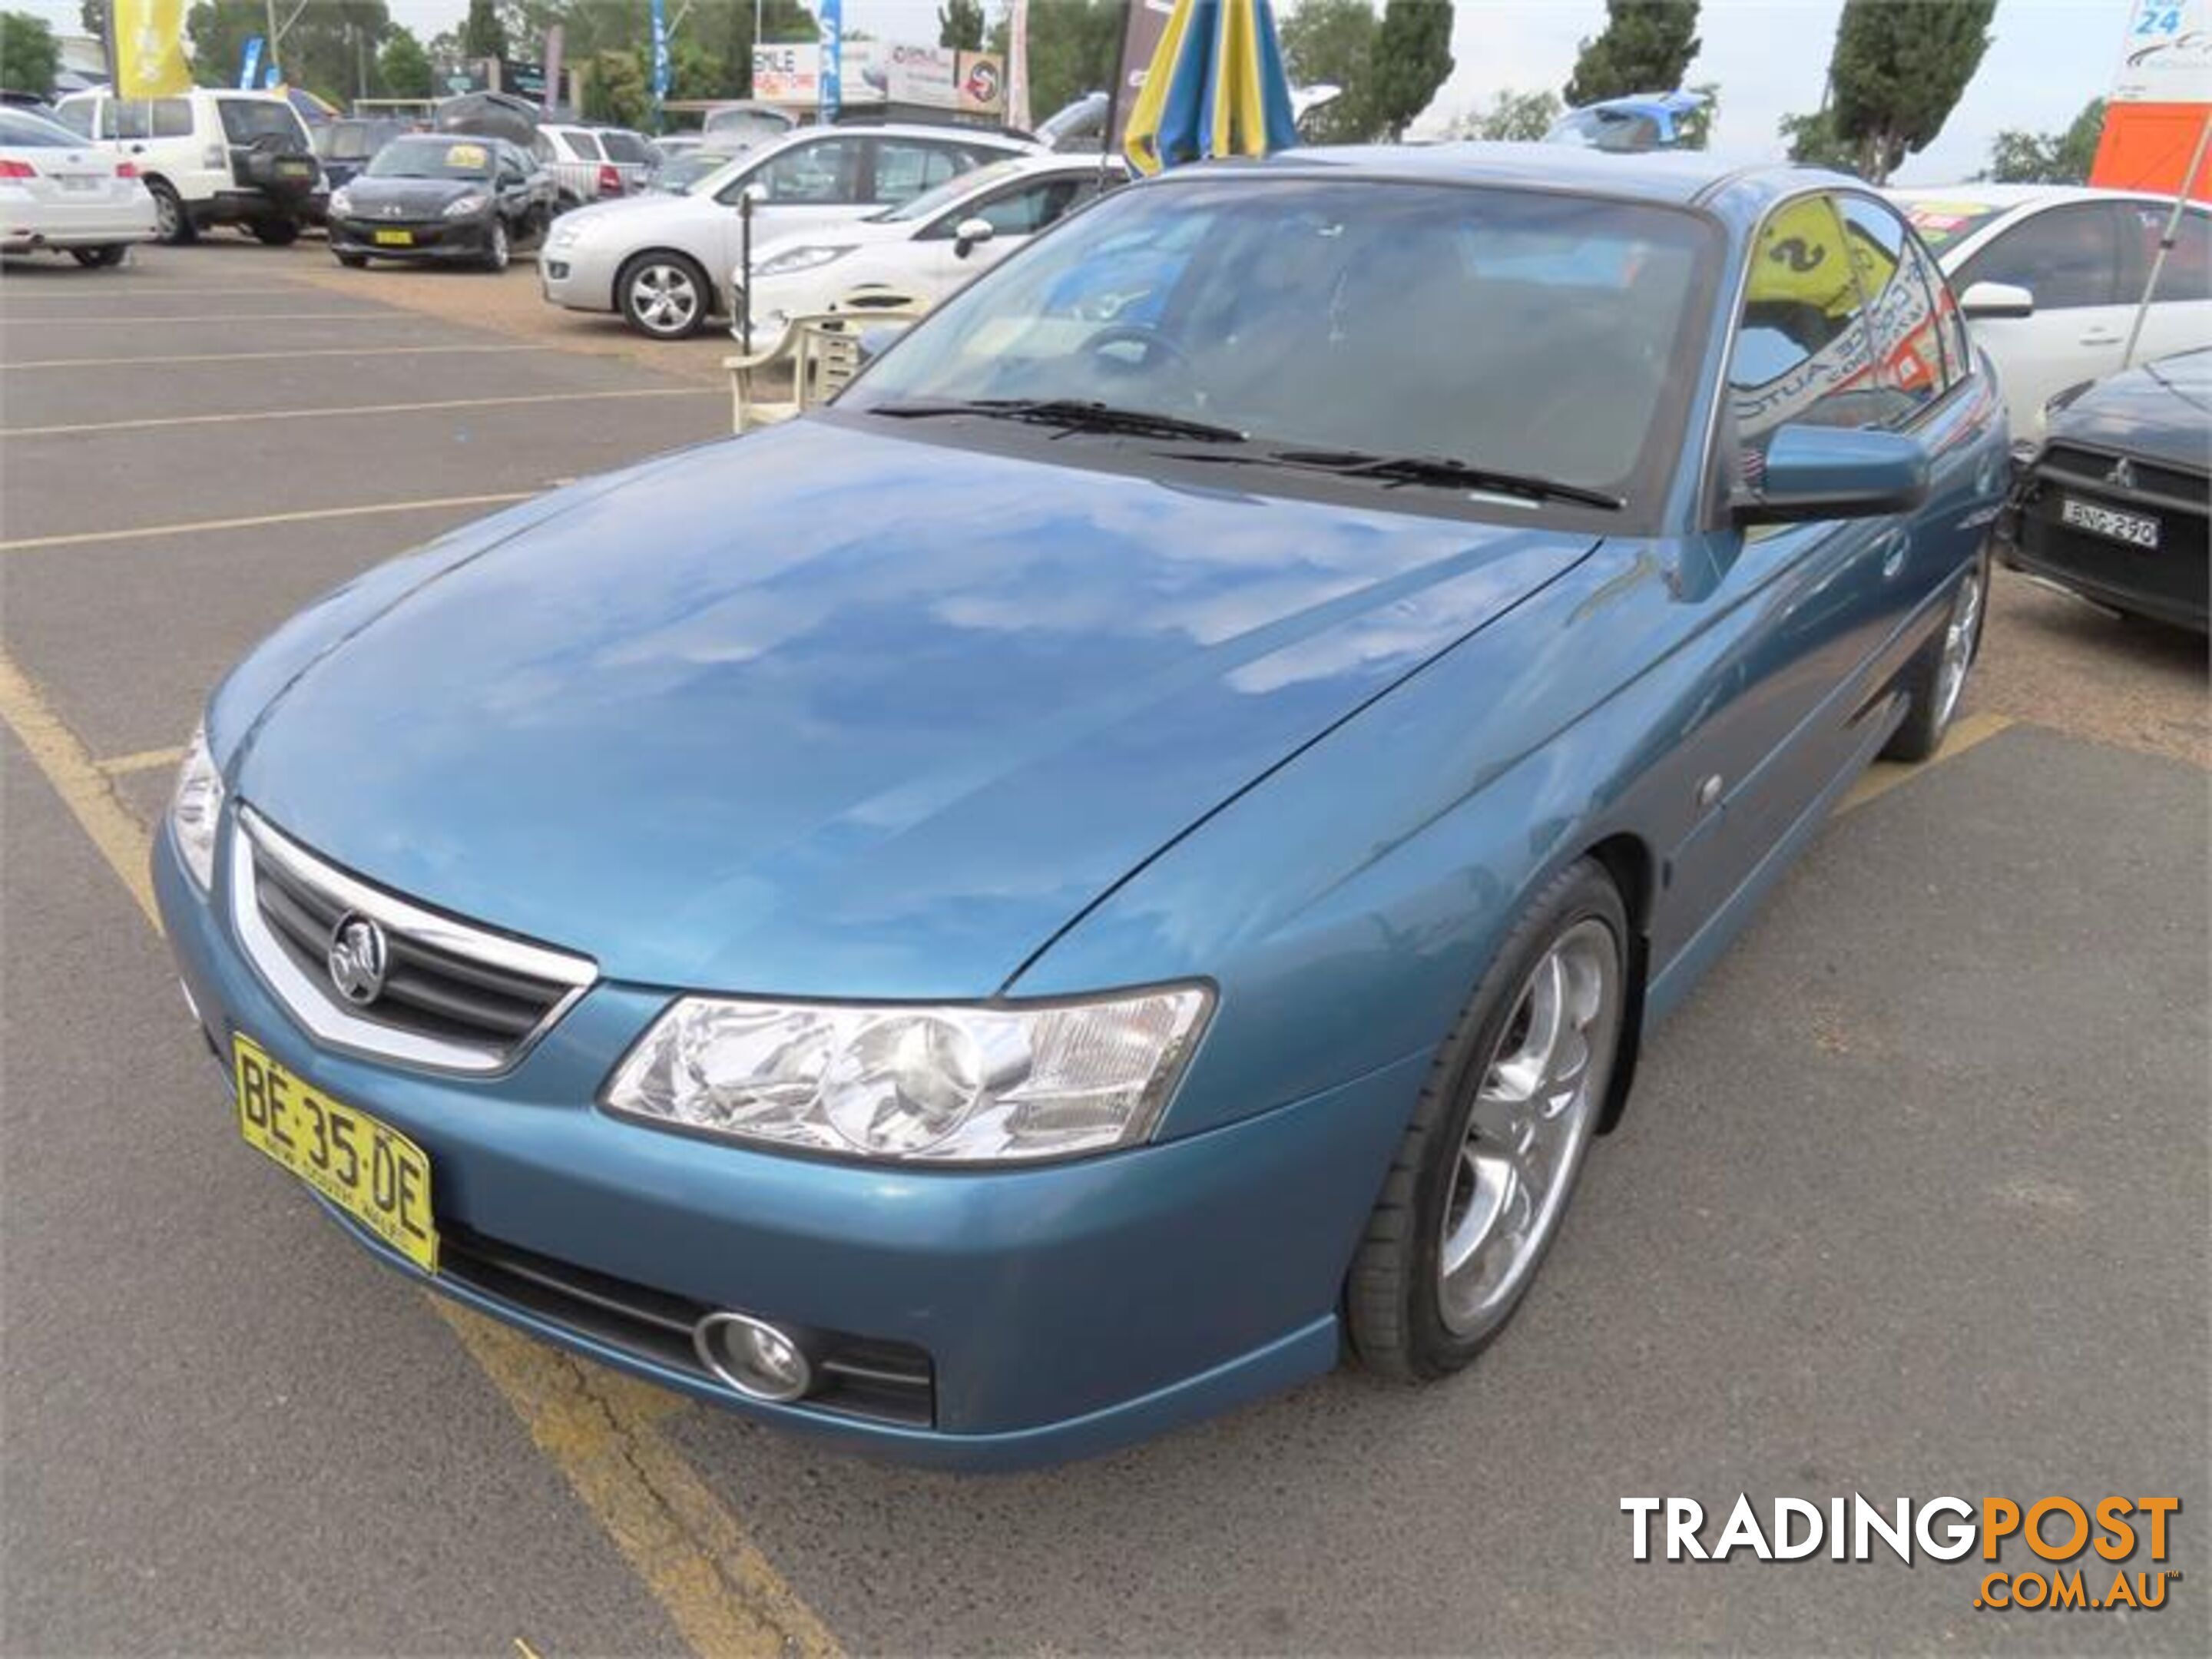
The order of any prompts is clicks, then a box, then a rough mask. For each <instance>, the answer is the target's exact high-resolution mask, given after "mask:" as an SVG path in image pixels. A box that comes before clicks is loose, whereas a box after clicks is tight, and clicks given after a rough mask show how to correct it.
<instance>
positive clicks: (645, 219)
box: [538, 124, 1036, 340]
mask: <svg viewBox="0 0 2212 1659" xmlns="http://www.w3.org/2000/svg"><path fill="white" fill-rule="evenodd" d="M1035 151H1036V145H1035V144H1033V143H1030V141H1029V140H1027V139H1024V138H1016V137H1011V136H1009V135H1007V134H1005V133H1000V132H992V131H985V130H982V129H975V128H967V127H944V126H921V125H890V124H886V125H875V126H837V127H806V128H803V129H801V130H799V131H796V132H793V133H790V134H787V136H785V137H782V138H780V139H773V140H770V141H769V142H768V143H762V144H757V145H756V146H754V147H753V148H752V149H748V150H746V151H745V152H744V153H743V154H742V155H734V156H732V157H731V158H730V161H729V162H728V164H727V165H726V167H722V168H721V169H720V171H719V172H716V173H709V174H708V176H707V177H706V178H704V179H700V180H699V181H698V182H697V183H696V184H695V185H693V186H692V187H691V189H690V191H686V192H685V193H684V194H683V195H681V196H671V195H663V194H653V195H647V196H642V197H636V198H634V199H631V200H626V201H620V202H602V203H599V204H598V205H597V206H594V207H587V208H585V209H583V210H580V211H579V212H575V213H571V214H568V215H567V216H564V217H563V218H562V220H561V222H559V223H558V224H556V226H555V227H554V228H553V234H552V235H551V236H550V237H549V238H548V239H547V240H546V243H545V251H544V253H543V254H542V255H541V256H540V257H539V258H538V272H539V277H540V281H541V283H542V285H543V287H544V294H545V298H546V299H547V301H550V303H552V304H554V305H556V306H565V307H568V309H569V310H571V311H613V312H618V313H621V315H622V316H623V318H624V319H627V320H628V322H629V325H630V326H631V327H633V328H635V329H636V330H637V331H639V332H640V333H641V334H647V335H650V336H651V337H653V338H654V339H659V340H678V339H682V338H683V337H684V336H685V335H687V334H690V333H691V332H693V331H695V330H696V329H697V328H698V327H699V326H700V325H702V324H703V323H704V322H706V320H707V319H708V318H709V317H710V316H713V315H714V314H716V313H724V314H726V307H727V305H728V304H729V302H730V301H731V299H732V295H731V294H730V292H729V289H728V284H727V282H726V273H727V272H729V271H730V270H732V269H733V268H734V267H735V266H736V265H737V264H738V256H739V246H738V245H739V223H738V206H739V204H740V203H741V202H742V201H743V200H744V197H745V195H746V192H747V191H752V192H754V197H753V199H754V202H755V204H756V205H755V210H754V225H753V239H754V242H755V244H756V246H758V245H761V244H764V243H765V242H766V241H767V240H769V238H770V237H781V236H786V235H788V234H791V233H793V232H794V231H804V230H812V229H815V228H819V227H823V226H827V225H832V224H839V223H843V222H848V221H851V220H854V219H858V218H861V217H863V216H866V215H867V214H871V213H874V212H877V211H878V210H882V209H884V208H886V207H896V206H897V205H898V204H900V203H902V202H907V201H910V200H912V199H913V198H914V197H917V196H919V195H921V193H922V191H926V190H933V189H935V188H936V187H937V186H938V185H941V184H944V183H945V182H946V181H947V180H948V179H955V178H957V177H958V176H959V175H960V174H962V173H966V172H968V171H969V170H970V169H972V168H974V167H981V166H982V165H983V164H984V163H986V162H988V161H998V160H1000V158H1001V157H1004V156H1008V155H1030V154H1032V153H1034V152H1035ZM709 272H713V273H714V275H712V276H709V275H708V273H709Z"/></svg>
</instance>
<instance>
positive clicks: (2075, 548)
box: [2006, 349, 2212, 634]
mask: <svg viewBox="0 0 2212 1659" xmlns="http://www.w3.org/2000/svg"><path fill="white" fill-rule="evenodd" d="M2048 416H2049V418H2048V422H2047V426H2048V430H2047V432H2046V434H2045V439H2044V444H2043V448H2042V449H2041V451H2040V452H2039V453H2037V455H2036V457H2035V459H2034V460H2033V462H2031V463H2030V464H2029V467H2028V471H2027V476H2026V477H2024V478H2023V480H2022V481H2021V487H2020V491H2019V494H2018V495H2017V497H2016V515H2015V525H2014V535H2013V546H2012V548H2011V550H2010V551H2009V552H2008V555H2007V557H2006V562H2008V563H2009V564H2012V565H2014V566H2015V567H2016V568H2020V569H2022V570H2027V571H2029V572H2031V573H2033V574H2035V575H2039V576H2044V577H2047V578H2049V579H2050V580H2052V581H2055V582H2057V583H2058V584H2059V585H2060V586H2064V587H2068V588H2071V589H2072V590H2073V591H2074V592H2076V593H2079V594H2081V596H2082V597H2083V598H2084V599H2091V600H2093V601H2095V602H2096V603H2097V604H2099V605H2105V606H2107V607H2109V608H2110V609H2112V610H2114V611H2121V612H2124V614H2127V615H2129V616H2137V617H2152V618H2154V619H2155V620H2157V621H2160V622H2166V623H2174V624H2176V625H2177V626H2179V627H2182V628H2190V629H2196V630H2197V632H2198V633H2200V634H2202V633H2203V632H2205V631H2206V620H2205V618H2206V592H2207V588H2208V586H2212V574H2208V572H2212V562H2209V561H2208V555H2207V552H2206V546H2205V526H2206V518H2207V509H2206V491H2207V489H2208V488H2212V349H2207V350H2202V351H2189V352H2184V353H2182V354H2181V355H2180V356H2174V357H2166V358H2161V359H2160V360H2159V361H2158V362H2151V363H2145V364H2143V365H2142V367H2140V368H2132V369H2130V370H2128V371H2127V372H2126V373H2125V374H2115V375H2113V376H2112V378H2111V379H2110V380H2100V381H2098V382H2096V383H2095V384H2093V385H2089V386H2082V387H2078V388H2075V390H2073V391H2070V392H2062V393H2060V394H2059V396H2058V397H2057V398H2053V399H2051V404H2050V408H2049V411H2048Z"/></svg>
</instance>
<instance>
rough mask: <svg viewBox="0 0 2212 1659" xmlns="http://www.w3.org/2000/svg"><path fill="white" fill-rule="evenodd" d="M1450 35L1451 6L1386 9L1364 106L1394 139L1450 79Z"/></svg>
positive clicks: (1421, 1)
mask: <svg viewBox="0 0 2212 1659" xmlns="http://www.w3.org/2000/svg"><path fill="white" fill-rule="evenodd" d="M1451 32H1452V9H1451V6H1450V4H1449V0H1389V3H1387V4H1386V5H1384V7H1383V22H1382V25H1381V27H1378V28H1377V29H1376V31H1375V54H1374V57H1373V58H1372V59H1371V60H1370V63H1369V65H1368V70H1369V81H1368V85H1367V89H1366V96H1365V99H1364V102H1365V104H1366V106H1367V112H1368V113H1369V115H1370V117H1371V118H1372V119H1373V120H1374V122H1375V123H1376V125H1378V126H1380V127H1381V128H1382V129H1383V131H1385V132H1387V133H1389V135H1390V137H1392V138H1393V139H1398V138H1402V137H1405V134H1406V128H1407V125H1408V124H1409V123H1410V122H1412V121H1413V119H1414V118H1415V117H1417V116H1419V114H1420V112H1422V111H1423V110H1425V109H1426V108H1428V106H1429V102H1430V100H1431V99H1433V98H1434V97H1435V96H1436V95H1437V88H1438V87H1440V86H1442V85H1443V83H1444V82H1446V81H1447V80H1449V79H1450V78H1451V72H1452V54H1451Z"/></svg>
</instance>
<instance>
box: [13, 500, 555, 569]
mask: <svg viewBox="0 0 2212 1659" xmlns="http://www.w3.org/2000/svg"><path fill="white" fill-rule="evenodd" d="M536 493H537V492H536V491H534V490H527V489H525V490H511V491H507V492H506V493H504V494H501V495H434V496H430V497H428V498H427V499H425V500H422V501H372V502H369V503H368V505H367V506H364V507H307V508H303V509H302V510H301V511H300V512H297V513H260V514H258V516H256V517H253V518H251V519H200V520H196V521H194V522H192V523H191V524H149V525H147V526H143V528H141V529H137V530H80V531H76V532H71V533H70V534H69V535H66V536H21V537H18V538H16V539H15V540H14V541H12V542H0V553H27V552H30V551H31V550H33V549H34V548H40V547H83V546H86V545H88V544H91V543H94V542H130V541H139V540H143V539H144V538H147V537H158V536H201V535H205V534H207V533H208V532H210V531H216V530H258V529H261V528H263V527H264V526H268V525H272V524H312V523H314V522H316V521H318V520H323V519H358V518H367V517H369V516H372V515H374V514H376V513H428V512H431V511H433V510H435V509H436V508H438V507H506V506H508V505H510V504H511V503H513V502H515V501H528V500H529V499H530V498H531V496H532V495H535V494H536Z"/></svg>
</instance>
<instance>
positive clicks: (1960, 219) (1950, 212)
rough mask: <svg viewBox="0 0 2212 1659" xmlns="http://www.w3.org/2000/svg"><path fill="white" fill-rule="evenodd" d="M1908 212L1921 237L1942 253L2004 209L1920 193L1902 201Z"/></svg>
mask: <svg viewBox="0 0 2212 1659" xmlns="http://www.w3.org/2000/svg"><path fill="white" fill-rule="evenodd" d="M1898 205H1899V207H1901V208H1903V209H1904V210H1905V217H1906V218H1908V219H1910V220H1911V221H1912V228H1913V229H1915V230H1917V231H1918V232H1919V233H1920V240H1922V241H1923V242H1925V243H1927V244H1928V246H1929V248H1930V249H1932V250H1933V251H1934V252H1936V253H1938V254H1940V253H1942V252H1943V250H1944V249H1945V248H1947V247H1948V246H1951V245H1952V244H1953V243H1954V242H1963V241H1964V240H1966V238H1967V237H1969V236H1971V235H1972V234H1974V233H1975V232H1976V231H1978V230H1979V229H1980V228H1982V227H1983V226H1984V225H1985V224H1987V223H1989V222H1990V220H1992V219H1994V218H1996V217H1997V216H1998V215H2000V214H2002V212H2003V211H2004V210H2003V209H2002V208H2001V207H1990V206H1989V205H1988V204H1985V203H1981V202H1945V201H1939V200H1937V199H1936V197H1916V198H1912V199H1909V200H1905V201H1902V202H1899V204H1898Z"/></svg>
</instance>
